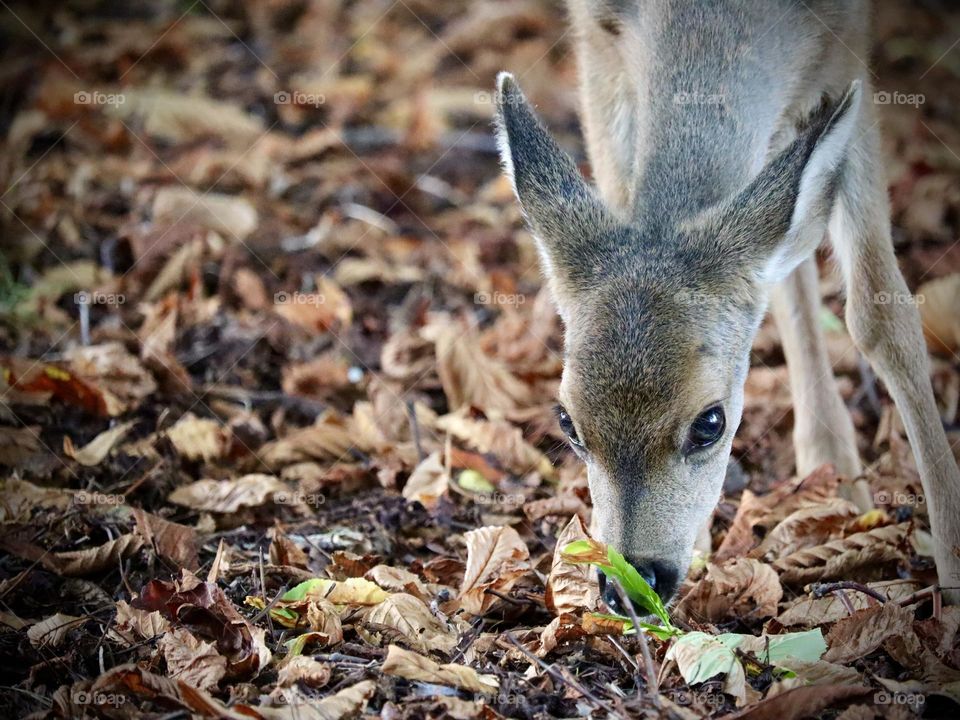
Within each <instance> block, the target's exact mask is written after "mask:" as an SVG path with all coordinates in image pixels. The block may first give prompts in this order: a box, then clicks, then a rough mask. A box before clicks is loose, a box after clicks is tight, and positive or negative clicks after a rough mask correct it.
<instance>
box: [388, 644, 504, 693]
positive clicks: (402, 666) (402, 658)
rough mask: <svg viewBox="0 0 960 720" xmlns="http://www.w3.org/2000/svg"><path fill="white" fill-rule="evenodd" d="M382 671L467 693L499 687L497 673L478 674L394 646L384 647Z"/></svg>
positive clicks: (487, 690)
mask: <svg viewBox="0 0 960 720" xmlns="http://www.w3.org/2000/svg"><path fill="white" fill-rule="evenodd" d="M381 671H382V672H383V673H384V674H386V675H395V676H397V677H402V678H405V679H407V680H420V681H421V682H428V683H436V684H437V685H452V686H453V687H457V688H461V689H463V690H467V691H469V692H477V693H484V694H488V695H490V694H494V693H496V692H497V690H498V688H499V687H500V681H499V680H498V679H497V677H496V675H481V674H479V673H478V672H477V671H476V670H474V669H473V668H471V667H467V666H466V665H457V664H456V663H447V664H445V665H440V664H438V663H435V662H434V661H433V660H431V659H430V658H428V657H424V656H423V655H420V654H419V653H415V652H413V651H411V650H404V649H402V648H400V647H397V646H396V645H390V646H389V647H388V648H387V657H386V659H385V660H384V661H383V666H382V667H381Z"/></svg>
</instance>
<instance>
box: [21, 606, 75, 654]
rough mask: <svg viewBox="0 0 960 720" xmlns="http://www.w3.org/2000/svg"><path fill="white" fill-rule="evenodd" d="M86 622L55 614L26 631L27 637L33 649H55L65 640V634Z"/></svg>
mask: <svg viewBox="0 0 960 720" xmlns="http://www.w3.org/2000/svg"><path fill="white" fill-rule="evenodd" d="M86 621H87V619H86V618H81V617H75V616H73V615H65V614H64V613H56V614H54V615H51V616H50V617H48V618H47V619H46V620H41V621H40V622H38V623H35V624H34V625H31V626H30V627H29V628H28V629H27V637H28V638H29V639H30V644H31V645H33V646H34V647H35V648H49V649H55V648H58V647H60V646H61V645H62V644H63V641H64V640H66V639H67V633H69V632H70V631H71V630H72V629H74V628H76V627H79V626H80V625H82V624H83V623H85V622H86Z"/></svg>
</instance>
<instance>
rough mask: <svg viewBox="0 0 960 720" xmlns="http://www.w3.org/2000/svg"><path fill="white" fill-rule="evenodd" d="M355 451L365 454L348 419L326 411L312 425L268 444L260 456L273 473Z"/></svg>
mask: <svg viewBox="0 0 960 720" xmlns="http://www.w3.org/2000/svg"><path fill="white" fill-rule="evenodd" d="M352 448H356V449H357V450H360V451H366V450H367V449H368V448H366V447H365V446H364V445H363V444H362V443H360V442H358V439H357V437H356V436H355V434H354V432H353V428H352V427H351V423H350V421H349V419H345V418H343V417H342V416H340V415H338V414H336V413H334V412H325V413H324V414H322V415H321V416H320V417H318V418H317V420H316V422H314V424H313V425H308V426H307V427H304V428H300V429H299V430H294V431H293V432H290V433H287V435H286V436H284V437H283V438H282V439H280V440H275V441H274V442H270V443H267V444H266V445H264V446H263V447H262V448H261V449H260V451H259V452H258V453H257V454H258V455H259V457H260V459H261V460H262V461H263V462H265V463H266V464H267V466H268V467H270V468H271V469H273V470H277V469H280V468H283V467H286V466H287V465H293V464H294V463H301V462H307V461H310V460H339V459H341V458H343V457H345V456H347V455H348V454H349V452H350V450H351V449H352Z"/></svg>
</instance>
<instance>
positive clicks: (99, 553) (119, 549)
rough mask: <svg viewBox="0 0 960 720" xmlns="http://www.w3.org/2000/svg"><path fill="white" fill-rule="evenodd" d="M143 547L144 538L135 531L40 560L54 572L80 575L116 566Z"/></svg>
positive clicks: (53, 554) (46, 556)
mask: <svg viewBox="0 0 960 720" xmlns="http://www.w3.org/2000/svg"><path fill="white" fill-rule="evenodd" d="M142 547H143V540H142V539H140V537H138V536H137V535H134V534H133V533H128V534H126V535H121V536H120V537H118V538H115V539H114V540H110V541H108V542H105V543H104V544H103V545H98V546H97V547H92V548H87V549H85V550H72V551H70V552H61V553H50V554H49V555H45V556H43V557H42V558H41V560H40V562H41V563H43V565H44V566H45V567H46V568H48V569H49V570H52V571H53V572H56V573H60V574H61V575H67V576H70V577H79V576H82V575H92V574H94V573H98V572H100V571H102V570H106V569H108V568H113V567H116V566H117V565H118V564H119V563H120V562H121V561H122V560H125V559H126V558H128V557H130V556H131V555H134V554H135V553H137V552H138V551H139V550H140V548H142Z"/></svg>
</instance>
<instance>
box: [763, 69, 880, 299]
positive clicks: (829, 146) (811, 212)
mask: <svg viewBox="0 0 960 720" xmlns="http://www.w3.org/2000/svg"><path fill="white" fill-rule="evenodd" d="M860 96H861V92H860V82H859V81H856V82H854V84H853V85H852V86H851V88H850V90H849V98H847V102H845V103H843V104H844V105H845V106H846V107H845V108H844V109H843V115H842V116H841V117H839V118H837V119H836V120H835V122H834V123H833V124H832V125H831V126H830V127H829V128H828V129H827V130H826V132H825V133H824V134H823V135H822V136H821V137H820V139H819V140H818V141H817V145H816V147H815V148H814V150H813V153H811V155H810V158H809V159H808V160H807V164H806V166H805V167H804V169H803V173H802V174H801V176H800V187H799V190H798V192H797V200H796V204H795V205H794V207H793V214H792V215H791V218H790V229H789V230H788V231H787V234H786V237H785V238H784V240H783V242H782V243H781V244H780V247H779V248H778V249H777V251H776V252H775V253H774V254H773V256H772V257H771V258H770V260H769V262H768V263H767V266H766V269H765V272H764V276H765V278H766V280H767V281H768V282H770V283H777V282H780V281H781V280H783V279H784V278H785V277H786V276H787V275H789V274H790V273H791V272H792V271H793V269H794V268H795V267H796V266H797V265H799V264H800V263H801V262H802V261H803V260H804V259H805V258H806V257H807V256H808V255H809V254H810V253H812V252H813V251H814V250H815V249H816V247H817V245H819V244H820V242H821V240H822V239H823V231H824V230H825V228H826V221H827V217H820V216H821V215H823V214H824V213H825V212H829V210H830V209H829V208H824V207H823V204H824V202H825V200H826V198H825V195H824V192H825V190H826V187H827V184H828V183H829V182H830V178H831V176H832V174H833V173H834V172H835V171H836V170H837V168H838V167H839V166H840V164H841V163H842V162H843V161H844V159H845V158H846V155H847V151H848V150H849V147H850V144H851V141H852V140H853V133H854V130H855V129H856V127H857V121H858V119H859V117H860Z"/></svg>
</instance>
